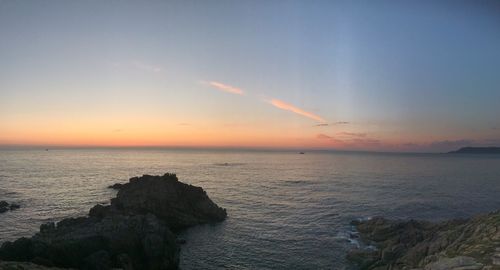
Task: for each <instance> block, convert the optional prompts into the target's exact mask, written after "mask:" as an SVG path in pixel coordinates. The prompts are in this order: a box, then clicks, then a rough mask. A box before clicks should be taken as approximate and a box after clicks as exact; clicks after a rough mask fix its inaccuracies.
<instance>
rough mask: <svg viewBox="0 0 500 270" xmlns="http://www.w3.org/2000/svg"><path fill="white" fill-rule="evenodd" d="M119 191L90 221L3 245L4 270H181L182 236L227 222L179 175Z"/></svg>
mask: <svg viewBox="0 0 500 270" xmlns="http://www.w3.org/2000/svg"><path fill="white" fill-rule="evenodd" d="M115 188H117V189H118V194H117V196H116V197H115V198H113V199H111V204H110V205H106V206H105V205H96V206H94V207H93V208H92V209H90V211H89V215H88V216H86V217H79V218H68V219H64V220H62V221H59V222H57V223H47V224H43V225H41V226H40V232H38V233H36V234H35V235H34V236H33V237H31V238H20V239H17V240H16V241H14V242H5V243H3V244H2V246H1V248H0V269H50V268H43V267H59V268H75V269H115V268H119V269H124V270H130V269H151V270H160V269H177V268H178V265H179V250H180V246H179V245H180V242H182V241H179V240H177V237H176V234H177V232H179V231H180V230H183V229H186V228H189V227H191V226H194V225H198V224H205V223H215V222H221V221H223V220H224V219H225V218H226V217H227V213H226V210H225V209H223V208H220V207H219V206H217V205H216V204H215V203H214V202H212V201H211V200H210V199H209V198H208V196H207V194H206V192H205V191H204V190H203V189H202V188H200V187H195V186H192V185H187V184H184V183H181V182H179V181H178V179H177V176H176V175H175V174H169V173H167V174H165V175H163V176H150V175H144V176H142V177H134V178H131V179H130V181H129V182H128V183H126V184H120V185H116V186H115ZM2 261H3V262H2ZM14 262H23V263H14ZM33 265H36V267H39V268H31V266H33ZM26 266H28V268H26Z"/></svg>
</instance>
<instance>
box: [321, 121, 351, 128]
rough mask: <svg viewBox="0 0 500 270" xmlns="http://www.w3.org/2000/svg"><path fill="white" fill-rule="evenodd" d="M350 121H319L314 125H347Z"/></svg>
mask: <svg viewBox="0 0 500 270" xmlns="http://www.w3.org/2000/svg"><path fill="white" fill-rule="evenodd" d="M347 124H349V122H347V121H338V122H333V123H330V124H328V123H319V124H316V125H314V126H315V127H327V126H336V125H347Z"/></svg>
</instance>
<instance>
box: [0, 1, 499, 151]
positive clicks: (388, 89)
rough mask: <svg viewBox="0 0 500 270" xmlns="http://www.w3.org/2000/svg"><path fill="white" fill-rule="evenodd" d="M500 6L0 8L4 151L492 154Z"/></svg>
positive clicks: (93, 4)
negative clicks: (483, 150)
mask: <svg viewBox="0 0 500 270" xmlns="http://www.w3.org/2000/svg"><path fill="white" fill-rule="evenodd" d="M499 116H500V3H499V2H498V1H496V2H495V1H317V0H312V1H289V0H285V1H272V0H270V1H260V0H255V1H216V0H214V1H201V0H200V1H124V0H122V1H113V0H110V1H62V0H61V1H52V0H47V1H14V0H10V1H9V0H0V146H44V147H45V146H47V147H49V146H165V147H245V148H253V147H255V148H293V149H341V150H368V151H404V152H406V151H410V152H413V151H416V152H440V151H449V150H453V149H455V148H458V147H462V146H470V145H472V146H486V145H497V146H500V117H499Z"/></svg>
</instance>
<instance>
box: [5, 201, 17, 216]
mask: <svg viewBox="0 0 500 270" xmlns="http://www.w3.org/2000/svg"><path fill="white" fill-rule="evenodd" d="M20 207H21V206H20V205H19V204H17V203H12V204H9V203H8V202H6V201H0V213H5V212H7V211H9V210H11V211H12V210H16V209H19V208H20Z"/></svg>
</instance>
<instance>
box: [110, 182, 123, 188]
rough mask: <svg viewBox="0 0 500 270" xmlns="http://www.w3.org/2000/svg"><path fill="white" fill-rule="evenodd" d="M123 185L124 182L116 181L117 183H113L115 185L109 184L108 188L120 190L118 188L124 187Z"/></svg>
mask: <svg viewBox="0 0 500 270" xmlns="http://www.w3.org/2000/svg"><path fill="white" fill-rule="evenodd" d="M122 186H123V184H121V183H116V184H113V185H111V186H109V187H108V188H110V189H116V190H118V189H120V188H122Z"/></svg>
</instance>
